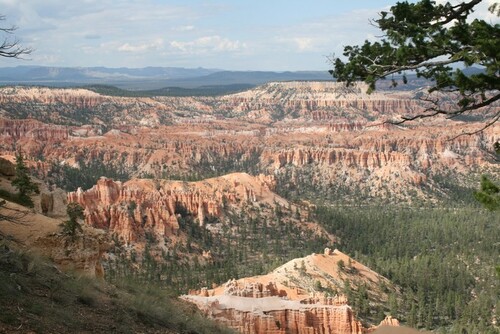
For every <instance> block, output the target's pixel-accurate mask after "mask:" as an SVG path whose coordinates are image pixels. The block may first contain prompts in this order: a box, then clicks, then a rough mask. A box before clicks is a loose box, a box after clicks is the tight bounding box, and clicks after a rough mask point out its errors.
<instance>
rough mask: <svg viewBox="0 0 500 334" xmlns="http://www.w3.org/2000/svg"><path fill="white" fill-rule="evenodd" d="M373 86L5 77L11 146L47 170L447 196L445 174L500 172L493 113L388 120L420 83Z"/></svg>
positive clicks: (5, 145)
mask: <svg viewBox="0 0 500 334" xmlns="http://www.w3.org/2000/svg"><path fill="white" fill-rule="evenodd" d="M365 91H366V86H364V85H362V84H359V85H357V86H354V87H349V88H346V87H345V86H344V85H342V84H338V83H334V82H284V83H269V84H265V85H263V86H259V87H257V88H255V89H252V90H248V91H245V92H241V93H236V94H232V95H226V96H220V97H144V98H131V97H109V96H103V95H99V94H97V93H94V92H92V91H88V90H84V89H50V88H36V87H34V88H25V87H5V88H2V89H0V107H1V113H0V116H1V120H0V134H1V140H0V151H1V152H2V154H10V155H13V154H14V153H15V150H16V149H18V148H22V150H23V152H25V154H26V155H27V156H28V157H29V158H30V159H33V160H38V161H40V163H39V171H40V175H42V176H43V175H46V174H47V173H48V172H50V170H51V164H54V163H55V164H58V165H60V166H61V165H65V166H67V167H74V168H82V167H83V166H84V165H89V164H90V163H91V162H95V161H99V162H101V163H102V165H103V166H105V167H106V168H107V169H110V170H119V171H120V173H121V174H122V175H123V179H124V180H126V179H128V178H131V177H139V178H141V177H154V178H165V179H172V178H174V179H175V178H177V179H185V180H197V179H203V178H206V177H213V176H221V175H224V174H227V173H231V172H247V173H250V174H253V175H257V174H265V175H273V176H274V177H275V179H276V182H277V188H276V189H277V190H278V192H280V193H281V194H288V196H292V197H300V196H301V195H300V194H306V195H307V196H309V197H319V198H323V199H326V200H327V201H330V202H331V201H334V202H335V201H336V202H348V201H353V200H355V199H356V198H358V199H359V198H360V197H362V198H363V199H370V200H372V201H373V200H378V199H380V198H384V199H388V200H389V201H391V202H399V201H406V202H411V201H415V200H422V201H431V202H435V201H436V200H438V199H445V198H446V196H447V195H446V192H447V190H448V189H447V188H446V187H447V186H449V185H446V184H443V183H446V182H443V179H447V180H451V181H450V182H452V183H454V184H455V185H456V186H458V187H464V186H470V185H471V184H472V182H473V180H474V178H475V176H477V175H479V174H481V173H493V174H496V173H498V168H497V166H496V163H495V161H494V157H493V148H492V147H493V144H494V143H495V142H496V141H498V139H499V126H498V125H496V124H494V125H493V126H491V127H489V128H488V129H486V130H485V131H483V132H479V133H475V132H476V131H477V130H479V129H480V128H481V126H482V125H481V123H477V122H472V121H456V120H446V119H434V120H432V121H428V122H422V123H419V122H410V123H405V124H401V125H392V124H389V123H384V122H385V121H386V120H391V119H393V120H396V119H398V117H399V116H400V115H414V114H416V113H419V112H423V110H424V108H425V106H424V105H423V104H422V102H420V101H419V100H418V99H417V98H416V96H417V95H418V94H419V92H418V91H396V90H394V91H380V92H377V93H373V94H366V93H365ZM464 133H474V134H472V135H463V134H464ZM471 171H472V172H473V174H474V175H475V176H474V175H472V174H471ZM103 175H104V176H107V175H106V174H105V173H104V174H103ZM88 187H90V186H88ZM68 190H73V191H74V190H76V187H75V188H72V189H68Z"/></svg>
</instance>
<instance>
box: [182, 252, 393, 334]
mask: <svg viewBox="0 0 500 334" xmlns="http://www.w3.org/2000/svg"><path fill="white" fill-rule="evenodd" d="M339 261H343V262H344V261H345V263H349V266H350V267H351V269H350V271H349V272H342V271H341V270H339V269H338V262H339ZM346 279H349V280H350V281H351V282H356V283H355V284H364V285H365V286H367V287H368V289H369V294H370V296H371V297H370V298H374V299H378V302H383V301H384V300H387V298H388V296H387V294H386V293H385V292H383V291H381V290H380V286H381V283H382V282H383V283H384V284H386V286H387V287H388V288H389V289H390V290H392V291H396V292H397V289H396V288H395V287H394V286H393V285H392V284H391V283H390V282H389V281H388V280H387V279H386V278H384V277H382V276H380V275H378V274H377V273H375V272H374V271H372V270H370V269H369V268H367V267H366V266H364V265H362V264H361V263H359V262H356V261H354V260H353V259H350V258H349V257H348V256H347V255H346V254H344V253H342V252H340V251H338V250H331V249H328V248H327V249H325V252H324V254H312V255H309V256H307V257H305V258H299V259H294V260H292V261H290V262H288V263H286V264H284V265H283V266H281V267H279V268H277V269H275V270H274V271H272V272H271V273H269V274H267V275H263V276H255V277H247V278H242V279H239V280H230V281H228V282H227V283H226V284H224V285H221V286H219V287H215V288H214V289H206V288H203V289H201V290H193V291H190V294H189V295H185V296H182V298H183V299H185V300H187V301H190V302H192V303H194V304H195V305H196V306H197V307H198V308H199V309H200V310H201V311H202V312H204V314H206V315H207V316H208V317H210V318H213V319H214V320H216V321H218V322H221V323H223V324H225V325H227V326H229V327H231V328H233V329H235V330H237V331H238V332H240V333H245V334H275V333H282V334H285V333H296V334H299V333H313V334H316V333H318V334H319V333H322V334H340V333H342V334H344V333H345V334H347V333H349V334H350V333H352V334H354V333H367V332H370V331H373V330H375V329H376V328H377V327H376V326H371V327H369V328H364V327H363V326H362V324H361V322H360V321H359V320H358V319H357V318H356V316H355V314H354V312H353V310H352V309H351V308H350V307H349V301H348V300H347V298H346V297H345V296H344V295H342V294H337V295H335V296H328V295H326V294H325V293H324V292H323V291H322V288H320V287H327V286H329V287H335V286H339V285H343V284H344V281H345V280H346ZM380 325H387V326H399V322H398V321H397V319H394V318H391V317H388V318H386V319H385V320H384V321H383V322H382V323H381V324H380Z"/></svg>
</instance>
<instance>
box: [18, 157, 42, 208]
mask: <svg viewBox="0 0 500 334" xmlns="http://www.w3.org/2000/svg"><path fill="white" fill-rule="evenodd" d="M12 185H13V186H14V187H16V188H17V190H18V191H19V195H18V196H19V200H20V202H21V203H23V204H26V205H27V206H29V207H33V200H32V199H31V198H30V195H31V194H33V193H37V194H38V193H39V189H38V185H37V184H36V183H34V182H33V181H31V178H30V175H29V170H28V167H26V165H25V164H24V158H23V155H22V153H21V151H19V152H17V154H16V177H15V178H14V180H12Z"/></svg>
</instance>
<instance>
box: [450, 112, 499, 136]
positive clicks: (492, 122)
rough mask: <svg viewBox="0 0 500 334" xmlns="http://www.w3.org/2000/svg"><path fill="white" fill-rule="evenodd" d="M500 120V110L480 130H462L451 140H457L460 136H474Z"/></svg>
mask: <svg viewBox="0 0 500 334" xmlns="http://www.w3.org/2000/svg"><path fill="white" fill-rule="evenodd" d="M499 120H500V110H499V111H498V112H497V113H496V115H495V116H493V118H492V119H491V120H490V121H488V122H487V123H486V124H485V125H484V126H482V127H481V128H480V129H479V130H476V131H472V132H462V133H461V134H459V135H456V136H455V137H453V138H451V139H450V141H452V140H455V139H457V138H458V137H461V136H472V135H476V134H478V133H480V132H483V131H484V130H486V129H487V128H489V127H490V126H492V125H493V124H495V123H496V122H498V121H499Z"/></svg>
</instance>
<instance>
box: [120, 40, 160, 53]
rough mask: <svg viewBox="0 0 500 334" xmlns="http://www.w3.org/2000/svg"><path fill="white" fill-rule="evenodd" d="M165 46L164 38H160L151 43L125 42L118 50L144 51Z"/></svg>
mask: <svg viewBox="0 0 500 334" xmlns="http://www.w3.org/2000/svg"><path fill="white" fill-rule="evenodd" d="M162 47H163V40H162V39H161V38H158V39H156V40H154V41H152V42H150V43H142V44H130V43H124V44H122V45H120V46H119V47H118V51H122V52H144V51H150V50H159V49H161V48H162Z"/></svg>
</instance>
